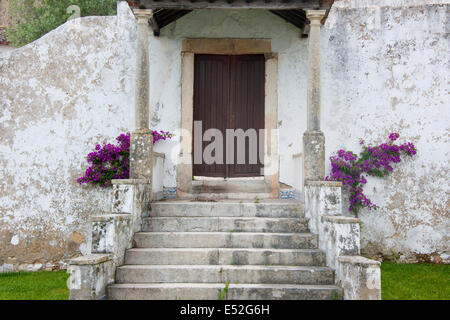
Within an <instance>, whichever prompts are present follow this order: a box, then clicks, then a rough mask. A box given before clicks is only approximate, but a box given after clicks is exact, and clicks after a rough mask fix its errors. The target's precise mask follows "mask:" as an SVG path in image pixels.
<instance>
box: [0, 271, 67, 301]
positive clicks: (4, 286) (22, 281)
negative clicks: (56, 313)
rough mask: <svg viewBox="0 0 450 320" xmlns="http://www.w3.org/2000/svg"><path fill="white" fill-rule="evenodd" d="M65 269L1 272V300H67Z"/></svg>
mask: <svg viewBox="0 0 450 320" xmlns="http://www.w3.org/2000/svg"><path fill="white" fill-rule="evenodd" d="M68 278H69V274H68V273H67V272H66V271H65V270H62V271H38V272H8V273H0V300H67V299H69V289H68V288H67V279H68Z"/></svg>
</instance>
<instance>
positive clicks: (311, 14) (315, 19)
mask: <svg viewBox="0 0 450 320" xmlns="http://www.w3.org/2000/svg"><path fill="white" fill-rule="evenodd" d="M326 13H327V11H326V10H307V11H306V18H308V20H309V21H310V22H311V26H318V27H320V26H321V23H320V21H321V20H322V19H323V17H325V14H326Z"/></svg>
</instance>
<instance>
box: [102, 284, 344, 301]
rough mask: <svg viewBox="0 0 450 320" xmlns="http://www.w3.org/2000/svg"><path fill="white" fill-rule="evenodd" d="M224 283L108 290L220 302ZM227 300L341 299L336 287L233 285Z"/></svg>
mask: <svg viewBox="0 0 450 320" xmlns="http://www.w3.org/2000/svg"><path fill="white" fill-rule="evenodd" d="M224 288H225V284H224V283H156V284H155V283H126V284H112V285H110V286H109V287H108V298H109V299H113V300H114V299H116V300H138V299H139V300H217V299H219V290H222V292H223V290H224ZM226 299H227V300H338V299H342V289H341V288H339V287H337V286H334V285H292V284H291V285H288V284H230V285H229V286H228V293H227V297H226Z"/></svg>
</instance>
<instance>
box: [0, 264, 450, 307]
mask: <svg viewBox="0 0 450 320" xmlns="http://www.w3.org/2000/svg"><path fill="white" fill-rule="evenodd" d="M68 277H69V274H68V273H67V272H66V271H64V270H63V271H39V272H11V273H0V300H67V299H68V298H69V289H68V288H67V279H68ZM381 285H382V296H383V300H426V299H429V300H438V299H439V300H450V265H436V264H398V263H392V262H383V263H382V264H381Z"/></svg>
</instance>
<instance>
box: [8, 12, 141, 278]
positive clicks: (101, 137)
mask: <svg viewBox="0 0 450 320" xmlns="http://www.w3.org/2000/svg"><path fill="white" fill-rule="evenodd" d="M135 45H136V44H135V21H134V17H133V14H132V13H131V11H129V8H128V7H127V6H123V5H120V6H119V13H118V16H117V17H89V18H82V19H78V20H72V21H71V22H68V23H66V24H64V25H63V26H61V27H59V28H58V29H56V30H54V31H52V32H50V33H49V34H47V35H45V36H44V37H42V38H41V39H39V40H37V41H35V42H33V43H31V44H29V45H27V46H25V47H22V48H20V49H16V50H13V51H10V52H6V53H2V54H1V55H0V271H5V270H10V269H12V268H20V269H39V268H42V267H49V268H50V267H52V266H53V265H58V264H59V263H60V262H61V263H62V261H65V260H66V258H68V257H71V256H73V255H79V254H80V253H86V252H90V251H89V248H88V247H87V246H88V245H87V243H90V241H89V240H90V239H88V238H89V236H90V232H89V230H88V224H87V223H86V222H87V221H88V220H89V217H91V216H92V215H96V214H102V213H108V212H110V210H111V200H110V194H111V190H110V189H108V190H98V189H97V188H95V189H93V188H89V187H85V186H83V187H80V186H79V185H77V184H76V181H75V180H76V178H77V177H79V176H81V175H82V174H83V172H84V170H85V169H86V164H87V163H86V160H85V156H86V155H87V153H88V152H90V151H92V148H93V146H95V144H97V143H99V142H112V141H113V139H114V138H115V137H116V136H118V135H119V134H120V133H121V132H124V131H129V130H130V128H132V124H133V120H134V119H133V112H132V110H133V105H134V84H133V83H134V72H135V70H134V69H135V50H136V49H135Z"/></svg>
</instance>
